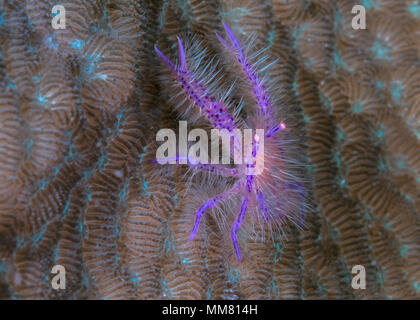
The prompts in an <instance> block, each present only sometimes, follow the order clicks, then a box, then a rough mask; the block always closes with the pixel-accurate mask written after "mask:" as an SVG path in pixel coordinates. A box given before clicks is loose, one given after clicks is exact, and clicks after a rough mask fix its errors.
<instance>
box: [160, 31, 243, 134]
mask: <svg viewBox="0 0 420 320" xmlns="http://www.w3.org/2000/svg"><path fill="white" fill-rule="evenodd" d="M178 44H179V60H180V65H179V66H178V67H177V66H175V65H174V64H173V63H172V62H171V61H170V60H169V59H168V58H167V57H166V56H165V55H164V54H163V53H162V52H160V50H159V49H158V48H157V47H156V46H155V50H156V53H157V54H158V56H159V57H160V59H161V60H162V61H163V63H164V64H165V65H166V66H167V67H168V68H169V69H170V70H171V72H172V74H173V75H174V78H175V80H176V81H177V82H178V83H179V84H180V85H181V88H182V90H183V91H184V93H185V94H186V96H187V97H188V99H189V100H190V101H191V102H192V103H193V104H194V105H196V106H197V107H199V108H200V109H201V110H202V111H203V112H204V114H205V115H206V117H207V119H208V120H209V121H210V123H211V124H212V126H213V127H214V128H216V129H227V130H228V131H229V132H232V130H233V129H235V128H236V125H235V121H234V120H233V118H232V117H231V116H230V114H229V113H228V111H227V109H226V107H225V105H224V104H223V102H221V101H214V100H213V99H212V98H211V97H210V94H209V92H208V91H207V89H206V88H205V87H204V86H203V85H202V84H201V83H200V82H199V81H198V80H197V79H196V78H194V76H193V75H192V74H191V73H190V72H189V71H188V69H187V64H186V62H185V51H184V47H183V45H182V41H181V40H180V39H179V38H178Z"/></svg>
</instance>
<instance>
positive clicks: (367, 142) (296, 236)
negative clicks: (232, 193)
mask: <svg viewBox="0 0 420 320" xmlns="http://www.w3.org/2000/svg"><path fill="white" fill-rule="evenodd" d="M358 2H359V1H353V0H307V1H304V0H264V1H263V0H239V1H233V0H206V1H199V0H143V1H141V0H137V1H136V0H89V1H85V0H68V1H63V2H62V3H61V4H62V5H64V7H65V9H66V28H65V29H63V30H54V29H53V28H52V26H51V19H52V18H53V14H51V9H52V7H53V6H54V5H56V4H57V2H56V1H54V0H18V1H16V0H15V1H13V0H0V298H2V299H15V298H17V299H92V298H93V299H97V298H106V299H207V298H209V299H285V298H289V299H290V298H293V299H301V298H303V299H314V298H317V299H366V298H389V299H404V298H405V299H407V298H419V297H420V287H419V285H420V224H419V223H420V220H419V219H420V209H419V208H420V3H419V1H417V0H364V1H361V2H362V4H363V5H364V6H365V8H366V10H367V29H366V30H353V28H352V27H351V22H352V18H353V17H354V14H352V12H351V11H352V7H353V6H354V5H356V4H359V3H358ZM222 21H225V22H226V23H227V24H228V25H229V26H230V27H231V29H232V32H234V33H235V34H236V35H238V36H241V37H246V36H247V35H249V34H251V33H252V34H254V35H255V42H254V43H255V44H256V45H259V46H261V47H266V48H267V50H268V51H269V52H270V55H271V56H273V57H275V58H276V59H277V62H278V65H279V66H278V67H277V69H275V72H276V74H275V77H277V78H278V79H279V81H280V85H279V86H278V90H279V94H280V95H281V97H282V105H281V106H280V105H277V106H275V107H278V108H289V109H287V110H290V112H291V113H292V114H293V119H294V120H293V121H294V123H295V126H296V131H297V136H296V137H297V138H296V139H297V140H299V141H303V142H304V143H303V145H304V146H303V147H302V156H304V157H305V161H307V163H308V176H309V178H308V183H307V186H305V189H306V190H307V193H308V202H309V203H308V206H307V207H308V208H310V209H308V210H307V212H306V213H305V227H304V229H303V230H300V229H298V228H297V227H294V226H290V227H288V228H286V229H285V233H286V234H285V235H283V236H282V237H281V239H280V238H279V237H273V238H270V237H268V238H267V237H261V238H260V237H256V238H255V239H254V238H251V237H243V239H242V242H241V251H243V252H244V255H245V257H246V258H245V259H243V260H242V261H240V262H238V261H236V259H235V257H234V255H233V254H232V249H231V244H229V243H228V242H229V241H226V235H225V234H224V232H223V230H222V229H220V228H219V226H220V221H218V218H217V217H220V216H223V212H219V213H217V212H213V214H209V215H206V216H204V217H203V220H202V221H201V225H200V229H199V232H198V233H197V236H196V238H195V239H194V240H193V241H191V242H188V238H189V234H190V232H191V227H192V225H193V222H194V217H195V210H196V209H197V208H198V206H200V205H201V204H202V203H203V201H205V200H206V199H208V198H209V196H210V195H212V194H214V192H215V190H212V189H213V188H210V187H209V186H206V185H205V184H204V185H203V184H201V185H199V186H197V188H198V190H197V192H195V193H187V192H186V190H187V188H186V180H185V175H184V173H185V171H184V170H183V169H182V167H181V168H180V167H178V166H160V165H156V164H155V163H153V162H152V161H150V160H151V159H154V157H155V152H156V141H155V135H156V132H157V131H158V130H159V129H160V128H175V127H176V126H177V121H178V119H179V115H178V114H177V112H176V111H175V110H174V108H173V107H174V106H173V104H172V103H171V100H170V99H169V98H170V96H169V94H170V92H169V91H168V90H167V81H166V80H167V79H166V80H165V79H164V77H163V76H162V66H161V64H160V61H159V58H158V57H157V55H156V53H155V51H154V49H153V47H154V45H155V44H157V45H158V46H159V48H160V49H161V50H162V51H163V52H165V54H166V55H167V56H168V57H170V58H171V59H172V60H173V61H175V60H176V59H175V58H176V57H177V46H176V44H177V38H176V37H177V36H180V37H181V38H185V39H188V38H192V37H193V38H194V39H197V40H199V41H201V43H202V44H203V46H204V47H206V48H209V50H210V51H211V53H213V55H216V56H217V54H220V52H221V51H218V48H219V47H218V46H217V45H218V44H217V39H216V37H215V32H218V33H219V34H222V32H223V25H222ZM221 68H226V67H221ZM224 74H228V75H229V74H232V71H231V72H230V73H229V72H226V73H224ZM231 80H232V79H231V78H228V77H227V78H223V79H222V81H224V82H226V83H224V85H225V86H227V87H228V86H229V85H228V83H229V81H231ZM282 110H284V109H282ZM216 189H217V188H216ZM188 190H191V189H188ZM216 191H218V190H216ZM222 211H223V210H222ZM218 214H219V215H218ZM228 248H230V249H228ZM57 264H59V265H63V266H64V267H65V269H66V279H67V281H66V289H65V290H54V289H53V288H52V287H51V279H52V277H53V276H54V274H52V273H51V269H52V267H53V266H54V265H57ZM355 265H363V266H364V267H365V269H366V282H367V283H366V289H365V290H354V289H352V286H351V280H352V272H351V271H352V267H353V266H355Z"/></svg>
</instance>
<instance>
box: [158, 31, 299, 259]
mask: <svg viewBox="0 0 420 320" xmlns="http://www.w3.org/2000/svg"><path fill="white" fill-rule="evenodd" d="M223 25H224V28H225V31H226V34H227V36H228V38H229V42H230V43H228V42H227V41H225V40H224V39H223V38H222V37H220V36H219V35H218V34H216V36H217V38H218V39H219V41H220V42H221V44H222V45H223V46H224V47H225V49H226V50H227V51H228V52H229V54H230V55H232V57H233V58H234V60H236V63H237V64H238V66H239V68H240V70H241V72H242V75H243V76H244V79H245V82H246V83H247V84H248V86H249V88H250V90H252V96H253V98H254V100H255V102H256V106H257V110H256V112H255V116H254V117H253V118H254V119H252V121H250V123H249V125H250V126H251V127H253V128H254V129H256V128H262V129H263V130H264V132H265V134H263V136H259V135H258V134H255V135H254V136H253V138H252V145H251V146H249V148H250V150H251V153H250V156H249V157H248V159H246V161H244V164H242V165H239V166H237V167H236V168H234V169H231V168H227V167H223V166H220V165H213V164H198V165H197V164H193V163H189V165H190V166H191V167H192V168H194V169H199V170H202V171H207V172H210V173H212V174H218V175H221V176H225V177H234V178H236V179H237V180H236V182H235V183H234V184H233V186H232V187H231V188H229V189H228V190H226V191H224V192H222V193H220V194H218V195H216V196H214V197H213V198H211V199H209V200H207V201H206V202H205V203H204V204H203V205H201V206H200V207H199V208H198V209H197V211H196V217H195V222H194V226H193V228H192V231H191V234H190V237H189V241H191V240H192V239H193V238H194V237H195V235H196V233H197V230H198V227H199V224H200V220H201V218H202V216H203V214H204V213H205V212H206V211H207V210H209V209H211V208H213V207H215V206H216V205H217V204H219V203H221V202H223V201H225V200H226V199H228V198H232V197H233V196H235V195H238V194H239V195H240V197H241V201H240V205H239V208H238V209H239V212H238V214H237V215H236V217H235V219H234V221H233V224H232V227H231V231H230V238H231V241H232V244H233V247H234V250H235V253H236V257H237V259H238V260H241V253H240V250H239V246H238V241H237V232H238V230H239V228H240V226H241V224H242V222H243V220H244V218H245V216H246V213H247V212H250V213H251V214H253V215H255V216H256V217H257V220H258V221H259V222H262V223H267V222H268V223H269V222H275V224H277V225H278V226H281V224H282V223H283V221H284V220H290V221H292V222H293V223H295V224H296V225H297V226H301V224H302V217H303V208H304V202H305V193H304V189H303V187H302V184H301V183H300V182H299V181H298V180H299V179H297V178H296V177H294V176H293V175H292V174H290V173H289V172H287V170H286V169H287V166H288V165H290V161H289V160H286V159H285V156H284V152H283V148H282V147H281V145H282V143H279V139H281V137H279V135H280V133H282V132H283V133H285V132H286V131H287V128H286V123H285V122H284V121H279V120H276V119H277V118H278V116H277V113H276V112H275V111H274V110H273V105H272V101H271V99H270V95H269V94H268V90H267V89H266V87H265V85H264V83H263V82H264V81H263V80H262V79H261V78H260V76H259V74H258V73H257V71H256V68H255V66H254V65H253V64H252V63H251V62H250V61H249V59H248V58H247V56H246V54H245V52H244V51H243V49H242V47H241V46H240V44H239V42H238V41H237V40H236V38H235V37H234V35H233V34H232V32H231V31H230V30H229V28H228V27H227V25H226V24H225V23H223ZM177 38H178V37H177ZM178 44H179V61H180V62H179V65H178V66H176V65H174V64H173V63H172V62H171V61H170V60H169V59H168V58H167V57H165V55H164V54H163V53H162V52H161V51H160V50H159V49H158V48H157V47H156V46H155V50H156V53H157V54H158V56H159V57H160V59H161V60H162V61H163V63H164V64H165V65H166V66H167V67H168V68H169V70H170V72H171V74H172V77H173V79H174V80H175V81H176V82H177V84H178V85H179V86H180V87H181V89H182V91H183V93H184V94H185V95H186V97H187V98H188V100H189V101H190V102H191V103H192V104H193V105H194V106H195V107H198V108H199V109H200V110H201V111H202V112H203V113H204V115H205V116H206V118H207V119H208V121H209V122H210V124H211V125H212V127H213V128H215V129H225V130H227V131H228V132H229V133H230V134H231V136H232V137H233V140H234V148H238V145H239V144H238V143H237V137H236V136H235V129H237V125H236V123H235V120H234V118H233V117H232V116H231V115H230V114H229V112H228V110H227V108H226V106H225V105H224V103H223V102H221V101H215V100H213V98H212V97H211V95H210V93H209V90H207V88H206V87H205V86H204V85H203V84H202V83H200V82H199V81H198V80H197V78H196V77H195V76H194V75H193V74H192V73H191V72H190V71H188V67H187V63H186V58H185V51H184V47H183V45H182V42H181V40H180V39H179V38H178ZM245 147H246V146H245ZM261 158H263V159H264V160H263V161H262V163H263V165H264V167H263V169H262V170H261V172H258V173H257V170H256V167H257V166H258V163H261V161H259V160H260V159H261Z"/></svg>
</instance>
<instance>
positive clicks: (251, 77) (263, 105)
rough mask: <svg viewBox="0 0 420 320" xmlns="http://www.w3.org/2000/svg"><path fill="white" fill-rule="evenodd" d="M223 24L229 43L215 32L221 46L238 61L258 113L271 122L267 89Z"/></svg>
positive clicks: (271, 111)
mask: <svg viewBox="0 0 420 320" xmlns="http://www.w3.org/2000/svg"><path fill="white" fill-rule="evenodd" d="M223 26H224V27H225V31H226V34H227V36H228V38H229V40H230V43H231V44H229V43H227V42H226V41H225V40H224V39H223V38H222V37H221V36H219V35H218V34H217V33H216V36H217V38H218V39H219V41H220V42H221V43H222V44H223V46H224V47H225V48H226V49H227V50H228V51H230V52H231V53H232V54H233V55H234V56H235V58H236V60H237V61H238V62H239V65H240V67H241V69H242V71H243V72H244V73H245V76H246V78H247V80H248V82H249V84H250V86H251V87H252V93H253V96H254V98H255V100H256V101H257V104H258V106H259V111H260V113H261V114H262V115H263V116H264V118H265V119H266V120H267V121H269V122H272V120H273V109H272V106H271V101H270V97H269V95H268V93H267V90H266V88H265V86H264V84H263V83H262V81H261V79H260V78H259V76H258V74H257V73H256V72H255V68H254V66H253V65H252V64H251V63H250V62H249V61H248V59H247V57H246V55H245V53H244V51H243V50H242V47H241V46H240V45H239V42H238V41H237V40H236V38H235V36H234V35H233V33H232V32H231V31H230V29H229V27H228V26H227V25H226V24H225V23H224V22H223Z"/></svg>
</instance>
